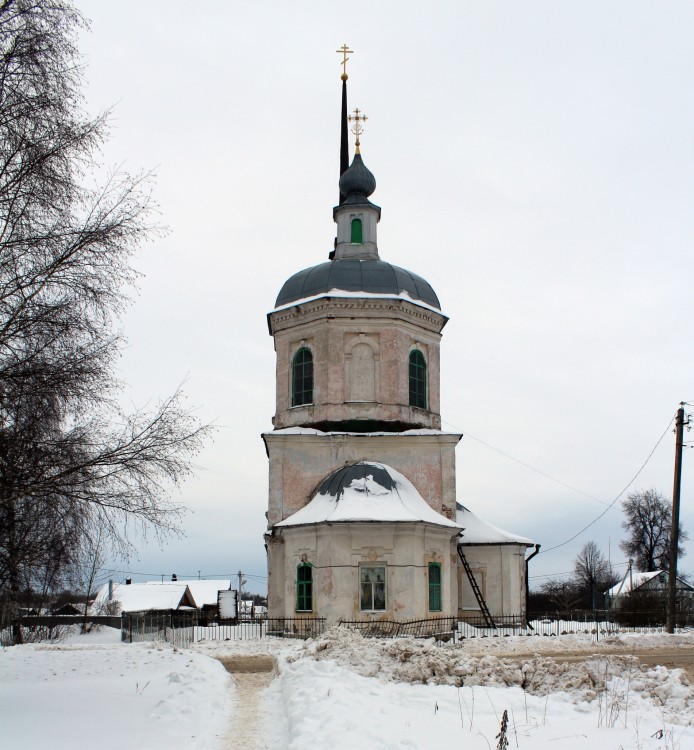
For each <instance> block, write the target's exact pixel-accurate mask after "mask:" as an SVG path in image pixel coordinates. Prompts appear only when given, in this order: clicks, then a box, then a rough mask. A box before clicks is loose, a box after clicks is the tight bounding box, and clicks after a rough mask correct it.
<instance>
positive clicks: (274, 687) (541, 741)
mask: <svg viewBox="0 0 694 750" xmlns="http://www.w3.org/2000/svg"><path fill="white" fill-rule="evenodd" d="M381 656H383V654H381ZM385 661H387V660H386V659H385V658H384V662H385ZM505 710H506V711H507V712H508V725H509V729H508V734H507V739H508V747H509V749H511V748H516V747H517V748H520V749H521V750H522V749H523V748H525V749H526V750H530V748H532V750H585V748H590V750H615V748H622V750H656V748H657V749H658V750H663V749H664V748H668V749H672V748H678V750H686V749H687V748H691V747H693V746H694V728H691V727H681V726H680V727H673V726H672V725H671V724H668V723H667V721H664V719H663V716H662V715H661V713H660V711H659V710H658V709H656V708H654V707H653V706H652V705H650V704H649V703H648V702H646V701H644V700H643V699H641V698H640V697H639V696H638V695H636V694H634V695H632V696H631V700H630V703H629V705H628V706H627V705H626V704H625V703H624V702H620V698H619V694H618V693H617V692H615V693H613V694H610V695H605V696H604V697H603V699H602V701H601V702H598V701H593V702H592V703H586V702H581V701H577V700H576V699H575V697H574V696H573V695H572V694H571V693H569V692H559V693H553V694H551V695H548V696H543V697H540V696H534V695H532V694H529V693H528V692H527V691H523V690H522V689H521V688H519V687H511V688H499V687H476V686H472V685H471V686H469V687H463V688H457V687H453V686H450V685H421V684H412V683H406V682H392V681H389V680H387V679H383V678H380V679H374V678H369V677H365V676H363V675H361V674H358V673H356V672H355V671H353V670H352V669H349V668H347V667H345V666H343V665H342V664H340V663H338V662H337V661H334V660H327V659H326V660H323V661H321V660H316V659H313V658H304V659H298V660H296V661H293V662H291V663H288V664H286V665H285V666H284V668H283V670H282V673H281V675H280V677H279V678H278V679H276V680H275V681H274V682H273V683H272V684H271V685H270V688H269V689H268V691H267V694H266V700H265V705H264V713H265V714H266V715H267V716H269V717H273V719H272V720H268V721H267V722H266V742H267V747H278V748H280V747H281V748H289V749H290V750H299V749H301V748H330V750H354V748H364V749H365V750H396V748H397V750H401V749H402V748H420V749H421V750H429V749H430V748H434V747H437V748H444V747H453V748H459V747H462V748H465V750H490V748H492V747H496V746H497V740H496V736H497V734H498V732H499V724H500V720H501V716H502V714H503V712H504V711H505ZM278 716H281V717H282V718H281V720H279V721H278V720H276V719H275V718H274V717H278ZM659 732H662V733H663V735H662V736H663V737H664V738H665V739H660V740H657V739H655V738H656V737H657V736H658V733H659ZM673 739H674V741H673ZM668 740H669V744H665V743H666V741H668Z"/></svg>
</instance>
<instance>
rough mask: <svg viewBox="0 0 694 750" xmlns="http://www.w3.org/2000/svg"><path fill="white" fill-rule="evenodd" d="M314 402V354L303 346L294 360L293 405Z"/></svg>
mask: <svg viewBox="0 0 694 750" xmlns="http://www.w3.org/2000/svg"><path fill="white" fill-rule="evenodd" d="M312 403H313V354H311V350H310V349H307V348H306V347H305V346H302V347H301V349H299V351H298V352H297V353H296V354H295V355H294V359H293V360H292V406H303V405H304V404H312Z"/></svg>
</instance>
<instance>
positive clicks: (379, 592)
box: [359, 565, 386, 612]
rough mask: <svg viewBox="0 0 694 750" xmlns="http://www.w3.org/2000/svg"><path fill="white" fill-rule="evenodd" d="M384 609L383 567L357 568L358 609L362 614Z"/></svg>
mask: <svg viewBox="0 0 694 750" xmlns="http://www.w3.org/2000/svg"><path fill="white" fill-rule="evenodd" d="M385 608H386V567H385V565H361V566H360V567H359V609H360V610H361V611H362V612H374V611H375V612H382V611H383V610H385Z"/></svg>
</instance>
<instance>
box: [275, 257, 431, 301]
mask: <svg viewBox="0 0 694 750" xmlns="http://www.w3.org/2000/svg"><path fill="white" fill-rule="evenodd" d="M340 291H343V292H352V293H353V292H364V293H366V294H375V295H379V294H395V295H403V296H406V297H409V298H410V299H412V300H414V301H420V302H424V303H426V304H427V305H429V306H431V307H434V308H436V309H437V310H440V309H441V303H440V302H439V298H438V297H437V296H436V292H435V291H434V290H433V289H432V287H431V284H429V282H428V281H426V280H425V279H423V278H422V277H421V276H418V275H417V274H415V273H412V272H411V271H406V270H405V269H404V268H400V267H398V266H394V265H393V264H392V263H387V262H386V261H384V260H360V259H355V258H349V259H347V258H345V259H339V260H329V261H327V262H326V263H321V264H319V265H317V266H312V267H311V268H305V269H304V270H303V271H299V272H298V273H295V274H294V275H293V276H290V278H289V279H287V281H285V282H284V286H283V287H282V289H281V290H280V293H279V295H278V296H277V301H276V302H275V307H282V306H283V305H288V304H290V303H291V302H297V301H298V300H301V299H306V298H307V297H316V296H318V295H321V294H327V293H329V292H335V296H339V292H340Z"/></svg>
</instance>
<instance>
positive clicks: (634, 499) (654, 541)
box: [619, 489, 689, 572]
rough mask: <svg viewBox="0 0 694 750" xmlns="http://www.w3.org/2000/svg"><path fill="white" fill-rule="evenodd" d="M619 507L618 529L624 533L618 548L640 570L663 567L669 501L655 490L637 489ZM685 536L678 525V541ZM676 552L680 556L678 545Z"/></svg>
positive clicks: (665, 566)
mask: <svg viewBox="0 0 694 750" xmlns="http://www.w3.org/2000/svg"><path fill="white" fill-rule="evenodd" d="M622 510H623V511H624V515H625V519H624V521H622V528H623V529H624V530H625V531H626V532H627V535H628V536H627V538H626V539H625V540H624V541H621V542H620V543H619V546H620V549H621V550H622V551H623V552H624V553H625V554H626V555H628V556H629V557H633V558H634V560H636V565H637V568H638V569H639V570H641V571H645V572H651V571H654V570H667V569H668V568H669V567H670V565H669V563H670V559H669V556H670V529H671V527H672V509H671V507H670V502H669V501H668V500H666V499H665V497H663V495H661V494H660V492H658V491H657V490H655V489H650V490H641V491H640V492H634V493H632V494H631V495H629V497H628V498H627V499H626V500H624V501H622ZM688 538H689V536H688V535H687V534H686V533H685V532H684V531H682V528H681V526H680V530H679V539H680V541H682V542H684V541H686V540H687V539H688ZM677 555H678V557H682V555H684V549H683V548H682V547H678V549H677Z"/></svg>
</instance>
